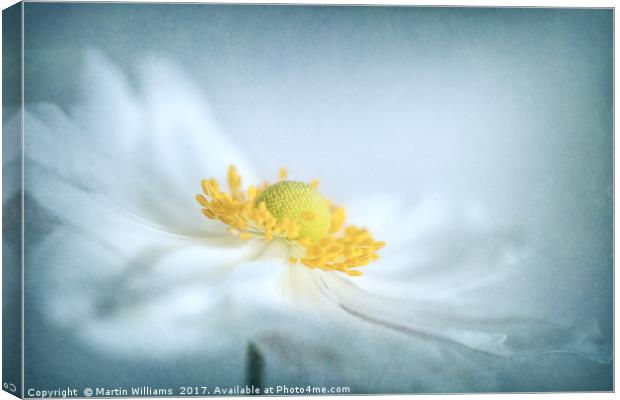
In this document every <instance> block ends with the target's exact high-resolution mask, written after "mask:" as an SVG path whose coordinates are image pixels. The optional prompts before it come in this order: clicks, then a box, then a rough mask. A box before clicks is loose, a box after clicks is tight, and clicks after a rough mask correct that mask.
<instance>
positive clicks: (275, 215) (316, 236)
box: [196, 166, 385, 276]
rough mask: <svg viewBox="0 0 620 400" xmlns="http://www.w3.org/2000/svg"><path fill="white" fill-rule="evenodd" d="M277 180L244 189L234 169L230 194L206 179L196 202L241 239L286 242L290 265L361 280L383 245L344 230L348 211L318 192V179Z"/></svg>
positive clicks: (353, 230) (363, 234) (356, 231)
mask: <svg viewBox="0 0 620 400" xmlns="http://www.w3.org/2000/svg"><path fill="white" fill-rule="evenodd" d="M278 175H279V179H280V182H278V183H276V184H274V185H269V184H268V183H267V182H264V183H263V184H262V185H261V186H259V187H255V186H249V187H248V188H247V189H245V190H244V189H243V188H242V186H241V181H242V180H241V177H240V176H239V174H238V173H237V169H236V168H235V167H234V166H230V167H229V169H228V175H227V181H228V182H227V183H228V187H229V191H230V192H221V191H220V185H219V182H218V181H217V180H216V179H214V178H212V179H209V180H205V179H203V180H202V181H201V182H200V185H201V189H202V194H198V195H196V201H197V202H198V204H199V205H200V206H201V208H202V213H203V214H204V215H205V216H206V217H207V218H209V219H217V220H219V221H221V222H223V223H225V224H227V225H228V226H229V227H230V228H229V231H230V232H231V234H233V235H235V236H237V237H239V238H240V239H241V240H249V239H257V238H260V239H263V240H274V239H282V240H286V241H287V243H289V244H290V245H291V246H292V247H291V249H292V250H291V252H292V254H294V255H295V256H294V257H293V256H291V257H290V258H289V262H290V263H292V264H298V263H300V264H302V265H304V266H306V267H308V268H318V269H322V270H326V271H340V272H343V273H346V274H347V275H350V276H359V275H362V272H361V271H359V270H358V269H357V268H360V267H363V266H366V265H368V264H369V263H370V262H372V261H374V260H376V259H378V258H379V256H378V255H377V254H376V253H375V252H376V251H378V250H379V249H381V248H382V247H383V246H385V242H381V241H375V240H374V238H373V237H372V236H371V235H370V233H369V232H368V230H366V229H363V228H357V227H355V226H352V225H350V226H347V227H346V228H345V229H344V230H343V229H342V228H343V226H344V222H345V219H346V212H345V209H344V208H343V207H334V206H332V205H331V202H329V201H328V200H326V199H325V198H324V197H323V196H322V195H321V194H320V193H319V192H318V191H317V190H316V188H317V187H318V181H317V180H313V181H312V182H311V183H310V184H306V183H303V182H297V181H287V180H285V179H286V178H287V176H288V172H287V171H286V169H285V168H281V169H280V171H279V174H278Z"/></svg>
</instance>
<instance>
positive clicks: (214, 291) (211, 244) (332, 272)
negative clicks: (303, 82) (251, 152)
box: [24, 52, 609, 393]
mask: <svg viewBox="0 0 620 400" xmlns="http://www.w3.org/2000/svg"><path fill="white" fill-rule="evenodd" d="M85 60H86V61H85V64H84V69H83V70H84V75H83V87H84V90H83V94H84V96H83V97H82V98H80V99H77V101H76V102H74V103H73V104H71V105H69V106H68V107H65V108H64V109H61V108H60V107H58V106H56V105H52V104H27V106H26V114H25V125H24V131H25V143H26V147H25V154H26V167H25V170H26V178H25V179H26V181H25V190H26V195H27V199H26V201H27V210H29V211H28V212H29V214H28V215H27V216H26V223H27V226H26V229H27V230H28V229H30V232H37V233H39V234H40V236H39V237H37V238H34V237H33V239H32V246H31V247H27V254H26V270H27V278H26V279H27V282H26V284H27V290H28V289H36V290H38V291H39V292H40V294H39V295H38V296H37V298H36V302H37V304H38V307H40V309H41V310H43V313H42V315H43V318H44V319H45V320H47V321H49V323H50V324H51V326H54V327H56V328H58V329H61V330H62V332H63V335H65V336H66V337H67V338H71V340H75V341H77V342H79V343H81V344H82V345H84V346H87V347H88V348H91V349H98V350H97V351H101V352H105V353H108V354H115V355H117V356H118V357H133V358H134V359H135V358H140V359H143V360H169V359H175V360H178V359H179V357H183V355H187V354H194V355H196V354H199V357H200V359H202V360H204V363H205V365H209V362H211V365H215V364H213V363H214V362H217V363H218V364H217V365H218V368H211V369H208V370H206V371H207V372H204V371H203V374H204V375H205V376H204V379H205V380H207V381H208V379H212V380H213V381H217V382H219V383H226V384H233V383H243V382H245V381H244V379H246V378H245V376H246V373H245V370H244V368H245V365H246V364H247V363H248V355H247V354H248V353H247V349H248V346H250V347H251V348H252V349H253V350H252V354H254V353H257V354H259V355H260V356H259V358H260V360H262V361H261V362H262V363H263V365H264V367H263V369H262V371H263V375H264V376H263V378H264V380H265V382H266V383H273V384H280V383H290V382H297V383H299V382H301V383H306V384H308V383H312V384H329V383H331V384H336V385H350V386H351V388H352V391H353V392H354V393H356V392H357V393H362V392H388V391H392V392H393V391H397V392H398V391H401V392H402V391H461V390H474V391H479V390H497V389H498V388H501V383H500V378H499V377H498V374H499V372H498V371H503V372H502V373H509V371H510V368H511V367H510V366H511V365H512V364H510V362H509V361H508V360H511V359H515V358H516V359H519V360H524V359H526V360H531V359H535V358H536V357H544V355H545V354H552V353H553V354H556V353H566V354H573V355H575V354H576V355H578V356H582V357H586V358H588V359H590V360H593V361H596V362H608V361H609V360H608V357H607V356H606V354H608V353H607V350H606V349H604V348H602V347H604V346H601V344H600V343H598V342H597V340H598V337H599V332H598V328H597V326H596V325H595V324H591V323H584V324H583V326H581V327H579V328H576V327H574V326H572V325H568V324H562V323H561V321H559V322H552V321H541V320H538V319H537V318H536V315H535V314H534V313H533V312H531V310H524V311H523V310H519V307H518V304H515V305H513V306H509V307H507V306H506V303H502V305H496V304H495V303H494V302H492V301H489V298H488V293H491V291H490V290H489V288H492V287H493V285H494V284H495V283H496V282H498V281H500V280H502V279H506V278H507V277H509V276H510V273H511V271H515V270H516V269H517V268H518V265H519V262H520V260H521V259H522V258H523V257H526V256H527V248H526V246H522V245H521V242H520V240H519V238H518V237H516V238H515V237H514V236H511V235H509V234H504V235H503V234H502V231H501V230H499V228H497V227H495V226H493V224H492V223H488V224H487V225H484V226H485V227H483V228H480V226H479V225H476V220H475V218H474V219H471V218H470V219H467V218H465V219H464V220H462V221H463V222H462V223H461V225H459V227H458V229H459V235H457V236H458V237H459V238H463V237H474V236H476V235H477V236H476V237H478V239H475V238H474V239H472V240H480V241H482V242H487V243H490V246H491V248H492V249H493V251H491V252H488V254H487V253H485V254H484V255H483V256H484V257H485V258H484V259H483V262H480V263H476V264H475V265H465V267H464V268H461V269H451V270H449V271H445V270H441V269H439V270H436V271H429V270H422V271H421V272H420V273H416V271H419V269H418V270H416V266H419V265H421V264H424V263H425V262H426V261H425V258H424V257H418V258H416V253H418V254H424V255H425V257H429V251H428V248H426V249H424V248H422V247H421V244H420V243H421V242H420V237H421V236H423V235H425V234H427V233H428V232H443V239H442V240H443V243H444V246H445V247H444V248H442V249H441V251H445V250H446V249H448V250H447V251H450V250H449V249H450V247H451V246H454V245H455V243H456V241H455V240H456V239H453V238H452V236H451V235H450V233H451V232H452V231H451V230H450V229H451V228H450V227H453V225H452V222H451V219H450V216H451V215H450V212H449V211H445V209H444V208H442V205H441V204H440V203H438V202H435V201H432V200H429V201H428V202H422V203H421V204H419V205H417V206H416V207H406V206H404V205H402V204H401V203H400V202H399V200H398V199H396V198H394V197H391V196H388V195H380V194H377V195H376V196H369V197H366V198H363V199H355V198H354V199H353V201H352V202H351V203H350V205H349V207H348V208H347V211H346V213H347V214H348V217H350V220H351V221H352V223H354V224H356V226H358V227H353V226H348V227H344V225H343V224H344V220H345V208H344V207H339V206H335V205H331V203H329V202H328V200H327V199H326V198H325V197H323V195H324V194H325V195H328V194H327V193H322V192H321V191H320V187H317V184H318V183H317V182H316V181H311V180H310V178H314V177H297V176H296V177H295V179H296V180H294V181H292V180H287V177H286V171H281V173H280V182H278V183H275V184H271V185H269V184H266V183H264V180H265V179H266V178H269V177H264V176H263V177H259V176H258V174H257V173H256V172H255V170H254V169H253V168H252V167H251V163H250V162H249V161H248V160H246V158H245V157H244V155H243V153H242V151H241V150H240V149H239V148H237V147H236V146H235V145H234V144H233V143H232V142H231V141H230V140H228V139H227V137H225V136H223V135H221V134H220V133H219V132H218V128H217V126H216V125H215V123H214V122H213V118H212V117H211V114H210V112H209V107H208V104H207V103H206V102H205V101H204V100H203V99H202V96H201V94H200V93H198V91H197V90H196V88H195V87H194V86H193V85H192V84H191V83H190V82H187V81H186V80H185V79H184V78H183V75H182V74H181V73H180V72H178V71H177V70H176V68H175V67H174V66H172V65H171V64H170V63H168V62H166V61H165V60H161V59H155V60H150V61H147V62H145V63H144V64H143V66H142V68H141V69H140V75H139V76H140V78H141V79H142V83H141V85H140V86H139V88H140V89H139V90H137V89H134V88H133V87H132V86H131V85H129V83H128V81H127V80H126V78H125V77H124V75H123V74H122V73H121V72H120V71H119V70H118V68H117V67H115V66H114V65H113V64H111V63H110V62H109V61H107V60H106V59H105V58H103V57H102V56H100V55H99V54H97V53H95V52H91V53H89V54H88V55H87V56H86V57H85ZM231 165H234V167H231ZM337 174H338V172H337V171H334V177H317V178H320V179H337ZM242 178H243V183H247V184H248V185H250V186H248V187H245V188H244V187H242V182H241V179H242ZM303 181H305V182H308V183H303ZM218 182H228V185H229V190H230V192H228V193H227V192H226V190H225V189H224V188H223V186H224V185H220V184H219V183H218ZM199 191H201V193H200V194H199V195H198V196H196V193H198V192H199ZM334 200H336V201H335V202H334V204H339V203H340V201H338V199H334ZM196 201H197V202H198V203H197V202H196ZM201 210H202V213H203V214H204V215H201ZM205 216H206V217H205ZM361 227H365V229H367V230H364V229H363V228H361ZM399 227H401V228H402V229H401V228H399ZM403 227H404V228H403ZM405 228H406V229H405ZM442 229H443V231H442ZM371 233H372V234H374V235H376V237H377V238H378V239H379V240H381V241H379V240H375V239H374V236H372V235H371ZM502 235H503V236H502ZM453 236H454V235H453ZM504 239H505V240H504ZM459 240H461V239H459ZM383 241H385V244H386V246H385V248H383V249H381V250H380V251H379V249H380V248H381V247H383V245H384V242H383ZM422 243H423V242H422ZM378 251H379V253H380V254H381V258H380V259H377V258H378V256H377V252H378ZM430 257H432V254H431V256H430ZM427 259H428V258H427ZM427 259H426V260H427ZM362 271H363V273H364V274H363V275H361V273H362ZM359 275H361V276H359ZM584 327H585V328H584ZM250 358H251V357H250ZM507 371H508V372H507ZM207 374H208V376H206V375H207ZM217 379H219V381H218V380H217Z"/></svg>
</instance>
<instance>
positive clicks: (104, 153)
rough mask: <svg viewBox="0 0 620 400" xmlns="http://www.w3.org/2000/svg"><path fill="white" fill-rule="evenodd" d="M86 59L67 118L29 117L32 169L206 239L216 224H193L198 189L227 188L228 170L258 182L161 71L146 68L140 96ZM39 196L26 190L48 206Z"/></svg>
mask: <svg viewBox="0 0 620 400" xmlns="http://www.w3.org/2000/svg"><path fill="white" fill-rule="evenodd" d="M85 59H86V61H85V63H84V69H85V71H84V84H83V89H82V94H81V99H80V100H79V101H78V102H76V104H74V105H73V106H72V107H71V108H70V111H69V113H68V115H67V114H65V113H64V112H63V111H62V110H60V109H59V108H58V107H56V106H53V105H28V106H27V107H26V108H27V113H26V117H25V119H26V121H25V132H26V154H27V156H28V157H29V162H30V163H32V164H36V165H40V166H41V167H43V168H44V169H46V170H48V171H49V172H50V173H52V174H57V175H59V176H60V178H62V179H63V180H66V181H67V183H69V184H71V185H74V186H76V187H78V188H81V189H84V190H86V191H89V192H95V193H98V194H100V195H102V196H106V197H108V198H109V199H110V201H111V202H114V203H116V205H117V206H119V207H123V208H126V209H127V210H129V211H130V212H131V213H133V214H136V215H144V217H145V218H147V219H149V220H150V221H151V222H152V223H154V224H157V225H163V226H166V227H167V229H168V230H171V231H175V232H177V233H183V234H187V235H202V234H204V233H206V232H208V231H209V229H208V226H209V225H210V224H209V223H208V222H206V221H205V219H204V218H202V219H200V218H195V216H196V213H195V211H196V210H198V211H199V207H198V205H197V204H196V202H195V200H194V196H195V194H196V193H198V192H200V180H201V179H203V178H209V177H213V176H216V177H219V178H222V177H223V176H224V172H225V170H226V169H227V167H228V165H229V164H238V168H239V170H240V173H242V174H245V176H244V178H245V179H246V182H247V183H254V179H253V174H252V172H251V170H250V168H249V166H248V162H247V161H246V160H245V159H244V157H243V156H242V154H241V152H240V151H239V150H238V149H237V148H236V147H235V146H234V145H233V144H232V143H231V142H230V141H229V140H228V139H227V138H226V137H224V136H223V135H221V134H220V133H219V131H218V130H217V127H216V126H215V123H214V122H213V120H212V117H211V115H210V111H209V107H208V105H207V103H206V102H205V101H204V100H203V99H202V95H201V94H200V93H198V92H197V91H196V90H195V89H194V88H193V85H192V84H191V83H189V82H188V81H187V80H186V79H185V78H184V76H183V74H182V73H181V72H179V71H177V70H176V68H175V67H174V66H172V65H169V64H168V63H166V62H164V61H161V62H157V63H149V64H148V68H146V69H145V70H144V71H143V72H144V74H145V78H144V82H143V85H142V88H141V89H142V92H140V93H134V92H133V91H132V90H131V89H130V87H129V85H128V83H127V82H126V79H125V78H124V77H123V75H122V73H120V72H119V71H118V69H117V68H115V67H114V65H112V64H111V63H110V62H109V61H106V59H105V58H104V57H102V56H100V55H97V54H96V53H94V52H90V53H89V54H88V55H87V56H86V57H85ZM36 189H37V188H36V187H27V188H26V190H31V191H32V195H34V196H35V198H38V200H39V201H42V202H43V199H42V198H40V197H41V196H39V194H38V193H37V191H36ZM211 226H213V224H211Z"/></svg>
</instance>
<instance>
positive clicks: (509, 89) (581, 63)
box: [25, 3, 613, 391]
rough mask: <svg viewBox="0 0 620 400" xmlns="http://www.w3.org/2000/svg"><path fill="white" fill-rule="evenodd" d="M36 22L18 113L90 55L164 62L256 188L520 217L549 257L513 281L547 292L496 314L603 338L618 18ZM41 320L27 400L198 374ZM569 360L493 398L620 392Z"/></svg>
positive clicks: (214, 12)
mask: <svg viewBox="0 0 620 400" xmlns="http://www.w3.org/2000/svg"><path fill="white" fill-rule="evenodd" d="M25 23H26V28H25V38H26V42H25V45H26V75H25V85H26V102H36V101H52V102H56V103H60V104H61V105H63V104H64V105H66V104H68V102H69V101H70V100H72V99H73V98H74V96H75V94H76V90H77V89H76V83H75V82H74V77H75V76H76V75H77V74H78V68H79V61H80V57H81V55H82V54H83V52H84V50H85V49H86V48H90V47H92V48H97V49H99V50H101V51H102V52H103V53H104V54H106V55H107V56H109V57H110V58H111V59H112V60H114V62H116V63H118V64H119V65H120V66H121V67H122V69H123V70H125V71H126V72H128V73H130V74H131V73H133V72H132V67H133V65H134V62H135V60H139V59H141V58H142V57H143V56H147V55H149V54H157V55H165V56H168V57H170V58H172V59H173V60H175V61H176V62H178V63H179V64H180V65H182V67H183V68H184V69H185V72H186V73H187V75H188V76H190V77H191V79H193V80H194V81H195V82H197V84H198V85H200V87H201V89H202V90H203V91H204V92H205V93H206V94H207V95H208V97H209V99H210V101H211V104H212V107H213V110H214V113H215V116H216V118H217V120H218V122H219V124H220V126H221V127H222V130H223V131H224V132H226V133H227V134H229V135H230V136H232V137H233V139H234V140H235V141H236V142H237V143H239V144H241V145H243V149H244V151H246V153H247V154H248V155H249V157H250V159H251V161H253V162H254V164H255V165H256V166H257V168H258V169H259V172H260V173H261V174H263V175H264V176H272V175H273V174H274V172H275V171H276V170H277V168H278V167H279V166H280V165H287V166H289V168H290V169H291V170H292V171H294V172H297V173H300V174H301V175H303V176H308V177H313V176H317V177H321V178H322V185H323V186H322V187H323V188H324V189H325V190H326V191H328V192H329V193H332V194H333V196H334V197H335V198H343V199H344V198H346V197H347V196H350V195H351V193H356V194H358V195H359V194H361V195H363V194H364V193H367V192H371V191H372V192H389V193H394V194H397V195H398V196H400V198H402V199H404V200H405V201H410V202H411V203H412V204H413V203H415V202H416V200H417V199H418V198H420V196H421V195H422V194H424V193H430V192H432V193H439V196H442V197H445V198H451V199H454V201H464V202H466V201H475V202H477V203H478V204H482V205H483V206H484V208H485V212H487V213H488V214H489V215H491V216H492V217H493V218H494V220H495V221H497V222H498V223H499V224H502V223H503V221H506V224H508V223H509V221H519V222H520V223H521V224H522V230H523V236H524V237H525V238H526V239H527V241H528V242H529V243H530V244H532V245H533V246H534V247H535V249H536V253H537V254H540V257H538V258H537V259H536V261H535V263H536V265H534V266H531V267H532V268H530V270H531V271H534V272H532V273H529V274H528V275H527V276H523V277H520V279H523V280H527V281H531V282H536V283H535V285H533V286H532V287H534V288H535V289H536V290H532V291H530V292H527V293H524V292H523V291H521V292H518V291H516V290H514V289H513V288H514V287H522V286H521V285H519V284H518V282H515V284H514V285H511V284H508V285H506V286H505V287H501V288H498V291H500V292H501V293H502V298H503V299H504V301H521V302H524V303H526V304H531V306H532V307H537V308H540V309H542V310H545V311H546V312H548V313H549V315H562V316H568V317H570V318H571V319H573V320H575V321H579V320H581V319H587V318H595V319H596V320H597V321H598V323H599V325H600V327H601V329H602V332H603V337H604V338H605V339H606V340H608V341H611V338H612V139H613V133H612V106H613V104H612V63H613V58H612V31H613V12H612V11H611V10H602V9H599V10H594V9H581V10H568V9H555V10H550V9H476V8H470V9H465V8H462V9H456V8H387V7H385V8H384V7H290V6H243V7H240V6H203V5H174V6H172V5H151V6H148V5H118V4H116V5H115V4H89V5H83V4H63V5H60V4H34V3H27V4H26V11H25ZM134 77H135V76H134ZM316 160H320V162H316ZM334 171H338V184H336V183H335V181H330V179H329V177H330V175H334ZM342 182H346V183H344V184H343V183H342ZM27 279H29V280H31V281H36V277H33V276H28V277H27ZM27 295H28V296H36V292H33V291H30V292H28V293H27ZM28 303H29V302H28V298H27V299H26V305H27V307H28ZM37 312H38V311H37V310H36V309H32V308H31V309H27V326H26V334H27V338H26V357H27V361H26V367H27V370H26V371H27V376H26V382H27V386H29V385H32V386H39V387H47V386H52V385H56V384H57V383H58V382H61V383H62V382H67V381H68V380H69V381H70V382H71V383H72V384H75V385H78V386H79V385H80V384H81V382H84V381H87V380H88V381H89V382H92V381H93V380H94V381H96V382H102V383H103V382H106V383H108V384H110V385H116V384H117V385H122V384H127V383H128V382H133V383H135V382H144V383H147V382H159V383H160V385H162V386H163V385H164V384H165V383H175V382H177V381H179V382H180V381H183V382H192V381H193V380H195V379H198V378H199V377H200V376H201V374H204V373H205V371H204V369H201V368H203V367H202V366H201V364H200V360H177V361H178V363H177V362H174V363H167V364H166V363H162V364H161V365H159V364H157V363H151V364H149V365H148V366H145V365H138V364H127V363H121V362H118V361H116V360H114V359H106V358H105V356H102V355H99V354H96V353H92V350H88V349H84V348H80V347H79V345H72V344H71V343H67V342H66V341H65V340H64V339H63V337H62V334H60V333H58V332H55V331H54V330H53V329H52V328H51V327H49V328H46V329H42V328H41V327H42V326H44V325H42V324H43V322H42V321H44V319H43V318H42V317H41V316H40V315H38V314H37ZM571 363H572V364H571ZM568 364H570V365H569V367H570V368H572V370H573V371H577V372H574V373H573V376H567V375H562V374H560V373H558V374H557V375H556V374H554V373H549V371H555V370H558V371H559V370H560V369H562V368H565V367H567V364H566V360H565V359H560V358H559V359H553V358H551V359H549V360H547V361H545V363H539V364H536V366H530V365H528V364H527V363H524V364H523V365H522V366H521V369H519V368H516V369H513V370H511V371H510V372H506V373H505V376H503V377H502V380H503V381H502V383H501V384H500V388H502V390H534V391H535V390H588V389H590V390H609V389H611V385H612V375H611V371H612V368H611V365H594V364H590V363H588V362H583V361H579V360H574V359H573V360H572V361H570V363H568ZM179 365H181V366H182V367H181V368H179ZM537 368H538V369H541V370H542V369H544V370H545V371H546V373H547V375H546V376H547V377H546V378H545V379H544V380H543V379H540V378H539V374H538V371H539V370H538V369H537ZM515 371H517V372H515ZM219 372H220V373H222V374H224V375H225V371H219ZM214 373H215V372H214ZM515 374H518V376H516V375H515ZM524 382H526V383H524ZM377 390H378V391H382V388H377ZM385 390H388V391H398V388H385ZM463 390H465V391H466V390H467V388H463Z"/></svg>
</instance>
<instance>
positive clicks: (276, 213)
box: [255, 181, 331, 241]
mask: <svg viewBox="0 0 620 400" xmlns="http://www.w3.org/2000/svg"><path fill="white" fill-rule="evenodd" d="M261 202H265V205H266V207H267V210H269V212H270V213H271V215H273V217H274V218H275V219H276V220H277V221H278V222H281V221H283V220H285V219H286V218H288V219H290V220H291V221H293V222H295V223H296V224H297V225H298V226H299V236H300V237H302V238H303V237H306V238H309V239H312V240H313V241H317V240H320V239H321V238H323V237H325V235H327V233H328V231H329V227H330V224H331V212H330V209H329V202H328V201H327V199H325V198H324V197H323V196H322V195H321V193H319V191H318V190H316V189H315V188H313V187H312V186H311V185H309V184H307V183H304V182H297V181H281V182H278V183H275V184H273V185H271V186H268V187H267V188H266V189H265V190H264V191H263V192H262V193H261V194H260V195H259V196H258V197H257V198H256V202H255V204H257V205H258V204H260V203H261Z"/></svg>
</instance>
